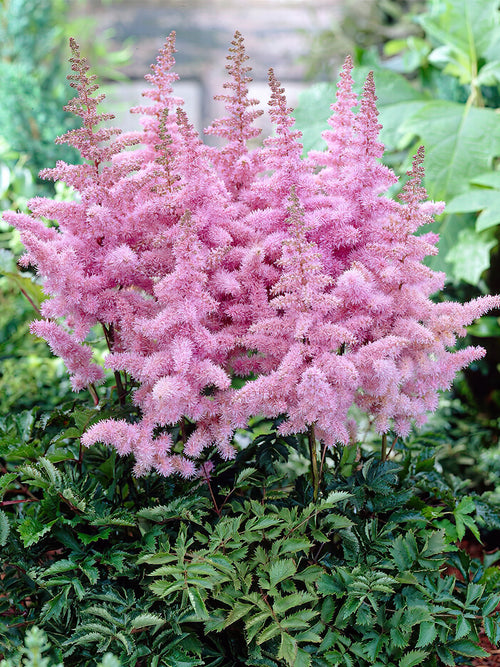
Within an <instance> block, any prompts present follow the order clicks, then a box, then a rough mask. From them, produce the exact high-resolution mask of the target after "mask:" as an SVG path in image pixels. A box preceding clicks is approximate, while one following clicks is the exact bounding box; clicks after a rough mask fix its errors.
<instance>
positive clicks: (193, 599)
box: [187, 586, 209, 620]
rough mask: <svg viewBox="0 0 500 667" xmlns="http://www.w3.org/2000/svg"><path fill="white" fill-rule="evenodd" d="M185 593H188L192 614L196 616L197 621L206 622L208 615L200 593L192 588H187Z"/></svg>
mask: <svg viewBox="0 0 500 667" xmlns="http://www.w3.org/2000/svg"><path fill="white" fill-rule="evenodd" d="M187 591H188V597H189V601H190V603H191V606H192V607H193V610H194V613H195V614H196V616H197V618H198V619H199V620H208V618H209V614H208V611H207V608H206V606H205V602H204V600H203V598H202V597H201V593H200V591H199V590H198V589H197V588H195V587H194V586H189V587H188V589H187Z"/></svg>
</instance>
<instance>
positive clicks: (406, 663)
mask: <svg viewBox="0 0 500 667" xmlns="http://www.w3.org/2000/svg"><path fill="white" fill-rule="evenodd" d="M427 656H428V652H427V651H410V652H409V653H406V654H405V655H404V656H403V657H402V658H401V660H400V661H399V667H418V666H419V665H421V664H422V662H423V661H424V660H425V658H426V657H427Z"/></svg>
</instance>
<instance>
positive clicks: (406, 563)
mask: <svg viewBox="0 0 500 667" xmlns="http://www.w3.org/2000/svg"><path fill="white" fill-rule="evenodd" d="M391 556H392V558H393V559H394V562H395V563H396V566H397V567H398V569H399V571H400V572H405V571H406V570H409V569H410V568H411V566H412V565H413V563H414V562H415V561H416V559H417V556H418V549H417V542H416V540H415V535H414V534H413V533H412V532H411V531H410V532H408V533H407V534H406V535H404V536H403V535H398V537H397V538H396V539H395V540H394V543H393V545H392V547H391Z"/></svg>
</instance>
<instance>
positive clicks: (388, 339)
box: [5, 33, 500, 477]
mask: <svg viewBox="0 0 500 667" xmlns="http://www.w3.org/2000/svg"><path fill="white" fill-rule="evenodd" d="M174 43H175V35H174V34H173V33H172V34H171V35H170V37H169V38H168V40H167V42H166V45H165V47H164V48H163V49H162V51H161V52H160V54H159V56H158V59H157V63H156V64H155V65H154V66H152V73H151V74H149V75H148V76H147V77H146V78H147V80H148V81H149V83H150V84H151V87H150V89H148V90H147V91H146V92H145V96H146V97H148V98H150V100H151V101H152V104H151V105H149V106H143V107H135V108H134V109H132V111H134V112H136V113H142V114H143V131H142V132H135V133H127V134H124V133H121V131H120V130H118V129H116V128H109V127H104V128H102V127H100V125H101V123H102V121H106V120H109V118H110V116H109V114H100V113H98V111H97V107H98V104H99V102H100V101H101V99H102V96H93V94H94V93H95V91H96V89H97V85H96V84H95V83H94V77H92V76H90V75H89V74H88V70H89V66H88V64H87V62H86V60H85V59H84V58H82V57H81V56H80V52H79V47H78V45H77V44H76V43H75V42H74V41H72V50H73V58H72V70H73V74H72V75H71V76H70V77H69V78H70V80H71V85H72V86H73V87H74V88H75V89H76V91H77V93H78V94H77V97H76V98H75V99H74V100H72V101H71V102H70V103H69V104H68V107H67V109H68V110H70V111H72V112H73V113H75V114H77V115H78V116H80V117H81V119H82V126H81V128H80V129H77V130H72V131H71V132H68V133H67V134H66V135H64V136H63V137H61V138H60V139H59V141H61V142H66V143H69V144H70V145H72V146H74V147H76V148H77V149H79V151H80V153H81V155H82V157H83V158H84V159H85V162H84V164H78V165H70V164H66V163H64V162H59V163H58V164H57V165H56V166H55V168H52V169H47V170H45V171H44V172H42V176H43V177H44V178H50V179H54V180H62V181H64V182H65V183H67V184H68V185H71V186H73V188H74V190H75V191H76V193H77V197H76V199H75V200H74V201H52V200H50V199H41V198H37V199H33V200H31V202H30V210H31V214H29V215H28V214H21V213H6V214H5V219H6V220H8V221H9V222H10V223H11V224H13V225H15V226H16V227H17V228H18V229H19V230H20V232H21V235H22V239H23V242H24V244H25V246H26V250H27V252H26V255H25V256H24V259H23V262H24V264H25V265H28V264H32V265H33V266H35V267H36V269H37V271H38V273H39V274H40V276H41V277H42V279H43V284H44V290H45V293H46V294H47V295H48V296H49V297H50V298H48V299H47V300H46V301H44V303H43V306H42V316H43V319H41V320H37V321H35V322H34V323H33V324H32V332H33V333H35V334H36V335H38V336H41V337H43V338H45V340H47V342H48V343H49V345H50V346H51V348H52V350H53V352H54V353H55V354H56V355H58V356H60V357H61V358H62V359H64V361H65V363H66V366H67V368H68V371H69V373H70V375H71V379H72V384H73V387H74V389H75V390H79V389H82V388H84V387H86V386H89V387H92V390H93V392H94V393H95V388H94V385H95V384H96V383H98V382H99V381H101V380H102V379H103V378H104V375H105V373H104V369H103V368H102V367H101V366H100V365H99V364H98V363H97V362H96V361H95V360H94V359H93V358H92V357H93V354H92V346H91V344H90V343H89V338H88V337H89V334H90V332H91V329H93V328H95V327H96V326H99V327H101V330H102V331H103V333H104V336H105V339H106V342H107V345H108V348H109V355H108V356H107V358H106V366H107V368H108V369H111V370H112V371H113V372H114V374H115V378H116V386H117V391H118V393H119V396H120V400H122V401H124V400H125V399H126V397H127V392H128V391H129V389H128V387H129V386H130V381H131V382H132V386H133V387H134V389H133V394H132V399H133V401H134V403H135V404H136V405H137V406H138V407H139V408H140V419H139V420H138V421H135V422H133V423H129V422H127V421H124V420H102V421H100V422H98V423H96V424H94V425H93V426H92V427H91V428H90V429H89V430H88V431H87V432H86V433H85V435H84V436H83V438H82V442H83V443H84V444H85V445H92V444H93V443H96V442H103V443H106V444H109V445H112V446H114V447H115V448H116V449H117V451H118V452H119V453H120V454H130V453H133V454H134V456H135V459H136V461H137V464H136V471H137V473H138V474H141V473H144V472H146V471H148V470H151V469H155V470H157V471H158V472H159V473H161V474H163V475H169V474H172V473H175V472H176V473H179V474H181V475H183V476H185V477H189V476H192V475H195V474H196V472H197V465H199V462H200V461H202V460H203V458H202V457H203V455H204V450H206V449H207V448H209V449H210V448H212V447H215V449H216V451H217V452H218V454H219V455H220V456H221V457H223V458H225V459H227V458H231V457H232V456H233V455H234V447H233V444H232V443H233V435H234V432H235V430H236V429H238V428H244V427H245V425H246V424H247V423H248V420H249V419H250V417H252V416H256V415H264V416H266V417H268V418H275V417H278V416H280V417H282V421H281V426H280V430H281V432H282V433H283V434H290V433H301V432H306V431H309V432H310V430H311V428H312V427H313V428H314V433H315V436H316V437H317V438H318V439H319V440H321V441H322V442H323V443H324V444H325V445H327V446H328V447H334V446H335V445H336V444H339V443H344V444H345V443H347V442H348V440H349V438H350V437H351V435H352V419H351V414H350V413H351V409H352V407H353V406H357V407H358V408H360V409H361V410H363V411H364V412H365V413H366V414H367V415H368V416H369V418H370V419H371V420H372V421H373V422H374V424H375V426H376V428H377V430H378V432H380V433H386V432H388V431H389V430H393V431H394V432H395V433H396V434H397V435H399V436H403V437H404V436H406V435H407V434H408V432H409V429H410V426H411V423H412V422H416V423H417V424H421V423H423V422H424V421H425V419H426V415H427V414H428V412H429V411H432V410H435V409H436V405H437V392H438V391H439V390H440V389H445V388H447V387H448V386H449V385H450V383H451V382H452V380H453V377H454V375H455V373H456V372H457V371H458V370H459V369H460V368H463V367H464V366H466V365H467V364H469V363H470V362H471V361H473V360H474V359H477V358H479V357H481V356H482V354H483V350H482V349H481V348H477V347H467V348H465V349H460V350H459V351H453V349H452V348H453V346H454V345H455V343H456V339H457V337H458V336H464V335H465V327H466V326H467V325H469V324H470V323H471V322H472V321H473V320H474V319H476V318H477V317H479V316H481V315H482V314H483V313H484V312H485V311H487V310H488V309H490V308H492V307H498V306H500V298H499V297H483V298H480V299H476V300H475V301H472V302H470V303H466V304H459V303H453V302H449V301H443V302H439V303H436V302H434V301H433V300H431V298H430V297H431V295H432V294H434V293H435V292H436V291H439V290H440V289H441V288H442V287H443V284H444V275H443V274H441V273H437V272H435V271H433V270H431V269H430V268H428V267H427V266H426V265H425V264H424V263H423V260H424V258H425V257H426V256H428V255H433V254H435V253H436V252H437V250H436V243H437V237H436V235H435V234H432V233H427V234H425V233H424V234H419V235H416V234H415V232H416V231H417V230H418V229H419V228H420V227H421V226H422V225H425V224H427V223H429V222H431V221H432V220H433V215H434V214H437V213H440V212H441V211H442V208H443V207H442V205H441V204H439V203H437V204H436V203H433V202H429V201H425V199H426V193H425V190H424V188H423V186H422V178H423V173H424V172H423V160H424V155H423V150H422V149H420V150H419V151H418V153H417V155H416V156H415V158H414V162H413V168H412V170H411V172H409V180H408V181H407V183H406V185H405V186H404V188H403V190H402V194H401V196H400V198H399V201H395V200H393V199H390V198H388V197H387V196H384V195H383V193H384V192H386V191H387V188H388V187H389V186H390V185H392V184H393V183H394V182H395V181H396V180H397V179H396V177H395V176H394V174H393V173H392V172H391V171H390V170H389V169H388V168H387V167H385V166H384V165H382V164H381V163H380V161H379V158H380V157H381V156H382V154H383V146H382V145H381V144H380V143H379V141H378V131H379V128H380V126H379V124H378V121H377V108H376V96H375V87H374V83H373V77H372V76H369V77H368V79H367V81H366V84H365V87H364V91H363V95H362V97H361V99H360V100H358V98H357V96H356V95H355V93H354V92H353V80H352V77H351V70H352V63H351V61H350V59H349V58H348V59H347V60H346V62H345V65H344V69H343V72H342V73H341V78H340V82H339V85H338V94H337V99H336V101H335V102H334V103H333V104H332V116H331V118H330V121H329V125H330V127H329V129H326V130H325V132H324V133H323V137H324V139H325V141H326V144H327V150H326V151H325V152H316V151H315V152H311V153H310V154H309V156H308V157H307V158H306V159H304V158H303V157H302V156H301V154H302V146H301V144H300V133H299V132H297V131H296V130H293V129H292V126H293V119H292V118H291V116H290V109H289V108H288V107H287V103H286V98H285V95H284V90H283V89H282V88H281V86H280V83H279V81H278V80H277V78H276V76H275V74H274V72H273V71H272V70H270V75H269V81H270V89H271V100H270V103H269V104H270V117H271V120H272V122H273V124H274V126H275V133H274V136H272V137H269V138H266V139H265V140H264V142H263V144H262V145H258V144H256V143H255V142H256V138H257V137H258V135H259V133H260V130H259V128H258V126H257V125H256V121H257V120H258V118H259V115H260V113H261V112H259V111H258V110H256V109H255V108H254V107H255V104H256V101H255V100H253V99H250V98H249V97H248V83H249V81H250V80H251V79H250V77H249V71H250V68H249V67H248V66H247V65H246V61H247V59H248V58H247V56H246V55H245V50H244V45H243V39H242V37H241V35H240V34H239V33H236V35H235V38H234V41H233V43H232V45H231V49H230V55H229V58H228V61H229V64H228V66H227V70H228V74H229V80H228V82H227V83H226V84H225V89H226V91H228V93H227V94H225V95H220V96H219V98H220V99H221V100H223V101H224V102H225V107H226V111H227V114H228V115H227V116H226V117H224V118H221V119H218V120H216V121H214V123H213V124H212V125H211V127H210V128H208V129H207V133H210V134H213V135H216V136H217V137H218V139H219V141H220V142H221V145H220V146H219V147H217V148H214V147H208V146H206V145H205V144H204V143H203V142H202V141H201V139H200V138H199V136H198V135H197V133H196V132H195V130H194V129H193V127H192V126H191V125H190V123H189V120H188V118H187V116H186V114H185V112H184V111H183V110H182V100H180V99H179V98H177V97H175V96H174V92H173V87H172V84H173V83H174V82H175V80H176V79H177V75H176V74H175V73H174V72H173V71H172V68H173V66H174V62H175V61H174V53H175V46H174ZM133 146H135V148H133V149H131V147H133ZM47 219H48V220H50V221H53V222H51V223H50V224H47ZM238 376H239V377H241V378H243V379H246V381H243V380H240V381H239V382H235V378H237V377H238Z"/></svg>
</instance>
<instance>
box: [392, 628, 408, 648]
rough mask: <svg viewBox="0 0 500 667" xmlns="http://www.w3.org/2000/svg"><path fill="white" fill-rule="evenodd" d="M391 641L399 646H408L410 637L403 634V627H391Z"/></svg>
mask: <svg viewBox="0 0 500 667" xmlns="http://www.w3.org/2000/svg"><path fill="white" fill-rule="evenodd" d="M390 636H391V643H392V644H394V646H397V648H406V647H407V646H408V642H409V638H408V637H407V636H405V635H404V634H403V632H402V631H401V628H391V632H390Z"/></svg>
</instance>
